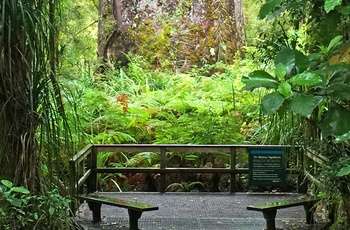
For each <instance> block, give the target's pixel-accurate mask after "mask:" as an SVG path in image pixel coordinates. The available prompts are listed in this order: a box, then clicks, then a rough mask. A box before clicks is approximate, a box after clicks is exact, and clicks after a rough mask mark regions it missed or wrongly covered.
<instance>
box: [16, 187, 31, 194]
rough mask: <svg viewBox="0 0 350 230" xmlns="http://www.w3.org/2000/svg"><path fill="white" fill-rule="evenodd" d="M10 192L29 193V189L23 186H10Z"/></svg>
mask: <svg viewBox="0 0 350 230" xmlns="http://www.w3.org/2000/svg"><path fill="white" fill-rule="evenodd" d="M11 191H12V192H17V193H23V194H29V193H30V192H29V190H28V189H26V188H24V187H13V188H11Z"/></svg>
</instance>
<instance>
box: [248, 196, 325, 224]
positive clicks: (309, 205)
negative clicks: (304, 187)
mask: <svg viewBox="0 0 350 230" xmlns="http://www.w3.org/2000/svg"><path fill="white" fill-rule="evenodd" d="M317 201H319V199H318V198H315V197H310V196H299V197H296V198H293V199H287V200H280V201H276V202H267V203H263V204H258V205H252V206H248V207H247V209H248V210H252V211H260V212H262V213H263V215H264V218H265V219H266V229H267V230H276V225H275V218H276V214H277V209H283V208H289V207H295V206H300V205H303V206H304V209H305V212H306V223H307V224H312V223H313V221H314V219H313V213H314V206H315V203H316V202H317Z"/></svg>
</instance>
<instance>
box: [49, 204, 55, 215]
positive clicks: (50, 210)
mask: <svg viewBox="0 0 350 230" xmlns="http://www.w3.org/2000/svg"><path fill="white" fill-rule="evenodd" d="M54 212H55V208H54V207H52V206H50V208H49V213H50V216H52V215H53V214H54Z"/></svg>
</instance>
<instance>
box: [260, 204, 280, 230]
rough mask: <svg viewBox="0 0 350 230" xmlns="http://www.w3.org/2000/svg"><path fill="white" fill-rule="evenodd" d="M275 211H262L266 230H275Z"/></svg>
mask: <svg viewBox="0 0 350 230" xmlns="http://www.w3.org/2000/svg"><path fill="white" fill-rule="evenodd" d="M276 214H277V210H276V209H274V210H269V211H264V212H263V215H264V218H265V220H266V230H276V225H275V218H276Z"/></svg>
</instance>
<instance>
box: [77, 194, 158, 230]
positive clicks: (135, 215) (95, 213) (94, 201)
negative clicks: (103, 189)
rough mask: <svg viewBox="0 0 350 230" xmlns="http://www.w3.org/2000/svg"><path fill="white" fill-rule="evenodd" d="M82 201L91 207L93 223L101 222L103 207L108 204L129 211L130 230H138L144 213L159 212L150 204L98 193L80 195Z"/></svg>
mask: <svg viewBox="0 0 350 230" xmlns="http://www.w3.org/2000/svg"><path fill="white" fill-rule="evenodd" d="M78 198H79V199H80V200H86V202H87V203H88V205H89V209H90V210H91V211H92V219H93V222H95V223H96V222H100V221H101V206H102V204H107V205H111V206H116V207H120V208H126V209H128V214H129V228H130V230H138V229H139V228H138V220H139V219H140V217H141V215H142V213H143V212H146V211H153V210H158V209H159V208H158V207H156V206H152V205H149V204H144V203H139V202H136V201H127V200H122V199H117V198H111V197H106V196H102V195H99V194H97V193H92V194H87V195H79V196H78Z"/></svg>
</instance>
